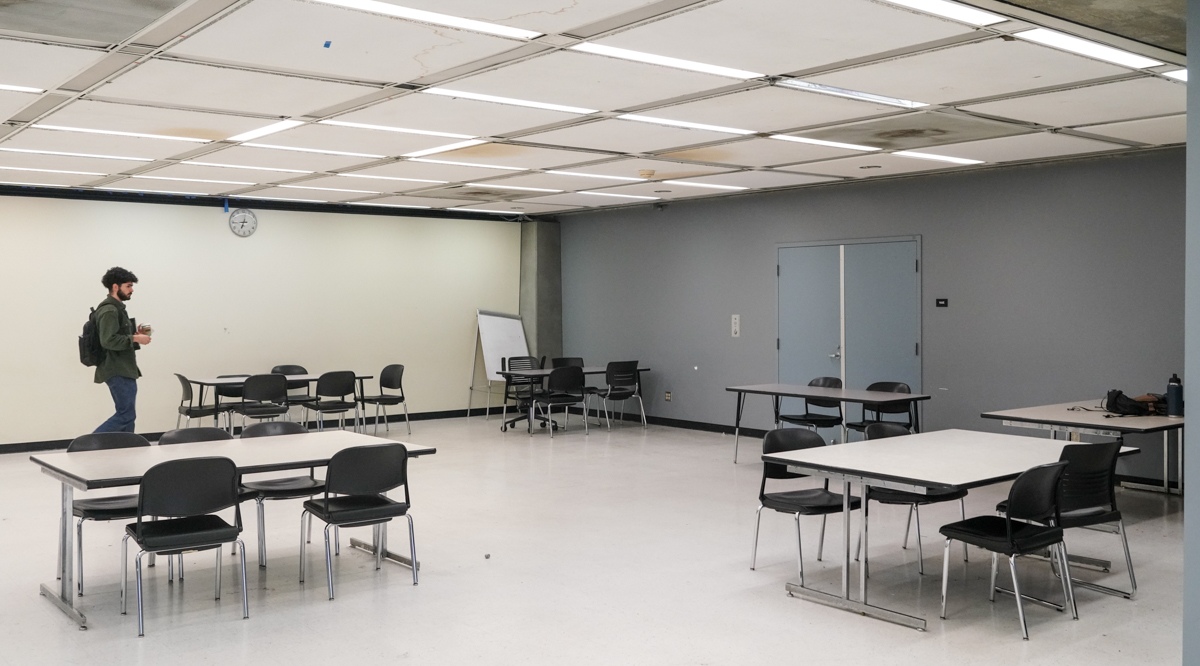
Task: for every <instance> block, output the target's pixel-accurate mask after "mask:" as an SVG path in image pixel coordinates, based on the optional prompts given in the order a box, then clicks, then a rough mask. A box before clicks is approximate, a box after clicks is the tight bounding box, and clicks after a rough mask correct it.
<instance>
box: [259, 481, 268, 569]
mask: <svg viewBox="0 0 1200 666" xmlns="http://www.w3.org/2000/svg"><path fill="white" fill-rule="evenodd" d="M256 503H257V504H258V507H256V508H257V509H258V566H260V567H266V566H267V517H266V510H265V509H264V508H263V498H261V497H259V498H257V500H256Z"/></svg>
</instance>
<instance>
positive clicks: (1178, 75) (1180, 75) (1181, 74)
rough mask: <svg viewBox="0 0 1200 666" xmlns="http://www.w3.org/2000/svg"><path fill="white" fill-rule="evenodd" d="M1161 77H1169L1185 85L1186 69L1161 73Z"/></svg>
mask: <svg viewBox="0 0 1200 666" xmlns="http://www.w3.org/2000/svg"><path fill="white" fill-rule="evenodd" d="M1163 76H1169V77H1171V78H1173V79H1175V80H1176V81H1183V82H1184V83H1187V70H1186V69H1177V70H1175V71H1173V72H1163Z"/></svg>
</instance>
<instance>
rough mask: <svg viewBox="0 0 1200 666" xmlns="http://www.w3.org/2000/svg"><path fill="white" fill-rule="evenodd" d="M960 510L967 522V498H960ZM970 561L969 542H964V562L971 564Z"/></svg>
mask: <svg viewBox="0 0 1200 666" xmlns="http://www.w3.org/2000/svg"><path fill="white" fill-rule="evenodd" d="M958 509H959V513H960V514H961V515H962V519H963V520H966V519H967V498H965V497H960V498H958ZM969 561H970V560H968V559H967V542H966V541H964V542H963V562H969Z"/></svg>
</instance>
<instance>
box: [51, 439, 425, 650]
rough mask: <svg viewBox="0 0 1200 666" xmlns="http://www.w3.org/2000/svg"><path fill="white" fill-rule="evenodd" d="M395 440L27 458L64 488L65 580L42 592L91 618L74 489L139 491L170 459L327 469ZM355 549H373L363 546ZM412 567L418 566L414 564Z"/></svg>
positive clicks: (243, 469) (419, 450) (259, 442)
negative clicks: (84, 609)
mask: <svg viewBox="0 0 1200 666" xmlns="http://www.w3.org/2000/svg"><path fill="white" fill-rule="evenodd" d="M394 441H395V440H390V439H384V438H382V437H371V436H370V435H361V434H358V433H354V432H346V431H344V430H328V431H325V432H310V433H304V434H300V435H279V436H275V437H256V438H254V439H251V440H241V439H228V440H221V441H215V442H193V443H188V444H172V445H170V446H143V447H137V448H131V449H109V450H104V451H77V452H74V453H39V454H37V455H32V456H30V457H29V459H30V460H32V461H33V462H34V463H35V464H37V465H38V466H40V467H41V469H42V473H44V474H47V475H49V476H51V477H53V478H55V479H57V480H58V481H59V482H61V483H62V506H61V509H60V511H61V524H60V525H59V534H58V539H59V551H58V552H59V558H60V562H59V564H60V567H61V568H60V571H62V578H61V580H59V583H58V585H56V586H55V585H44V584H43V585H42V586H41V593H42V595H43V596H45V597H46V598H47V599H50V601H51V602H53V603H54V605H56V606H58V608H59V609H61V610H62V611H63V612H64V613H66V614H67V616H68V617H70V618H71V619H73V620H75V622H77V623H78V624H79V625H80V626H81V627H86V626H87V618H86V617H85V616H84V615H83V613H81V612H79V610H78V609H76V608H75V603H74V594H75V589H74V585H73V581H72V571H73V564H74V563H73V560H72V556H73V553H74V543H73V538H72V533H71V523H72V500H73V499H74V490H75V489H79V490H94V489H98V488H116V487H120V486H136V485H138V484H139V483H141V480H142V475H143V474H145V473H146V470H148V469H150V468H151V467H153V466H155V465H157V464H159V463H161V462H166V461H168V460H179V459H183V458H201V457H208V456H220V457H224V458H229V459H231V460H233V462H234V464H235V465H237V468H238V472H239V473H240V474H255V473H259V472H277V471H283V470H291V469H305V468H309V467H324V466H326V465H328V464H329V459H330V458H332V457H333V454H335V453H337V452H338V451H341V450H342V449H347V448H350V447H354V446H364V445H367V444H383V443H393V442H394ZM402 443H403V444H404V447H405V448H406V449H408V454H409V455H410V456H423V455H429V454H432V453H436V452H437V449H435V448H434V447H431V446H423V445H420V444H409V443H407V442H402ZM355 541H356V540H353V539H352V540H351V545H352V546H354V547H358V548H363V549H369V550H371V552H374V547H370V546H368V544H365V543H361V542H359V543H355ZM387 556H388V559H390V560H393V561H397V562H400V563H402V564H403V563H407V558H403V557H401V556H399V555H394V554H391V553H388V554H387ZM411 566H417V565H416V563H415V562H414V563H411Z"/></svg>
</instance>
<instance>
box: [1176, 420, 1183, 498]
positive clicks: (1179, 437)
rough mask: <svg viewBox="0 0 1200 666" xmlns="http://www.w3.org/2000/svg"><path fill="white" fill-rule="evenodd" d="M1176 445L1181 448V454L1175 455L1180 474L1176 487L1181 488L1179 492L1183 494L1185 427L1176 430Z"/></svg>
mask: <svg viewBox="0 0 1200 666" xmlns="http://www.w3.org/2000/svg"><path fill="white" fill-rule="evenodd" d="M1175 446H1176V447H1178V449H1179V455H1177V456H1175V460H1176V463H1175V464H1176V465H1178V469H1179V474H1178V476H1177V478H1176V479H1175V488H1176V489H1178V490H1179V494H1180V495H1182V494H1183V428H1180V429H1179V430H1176V431H1175Z"/></svg>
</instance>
